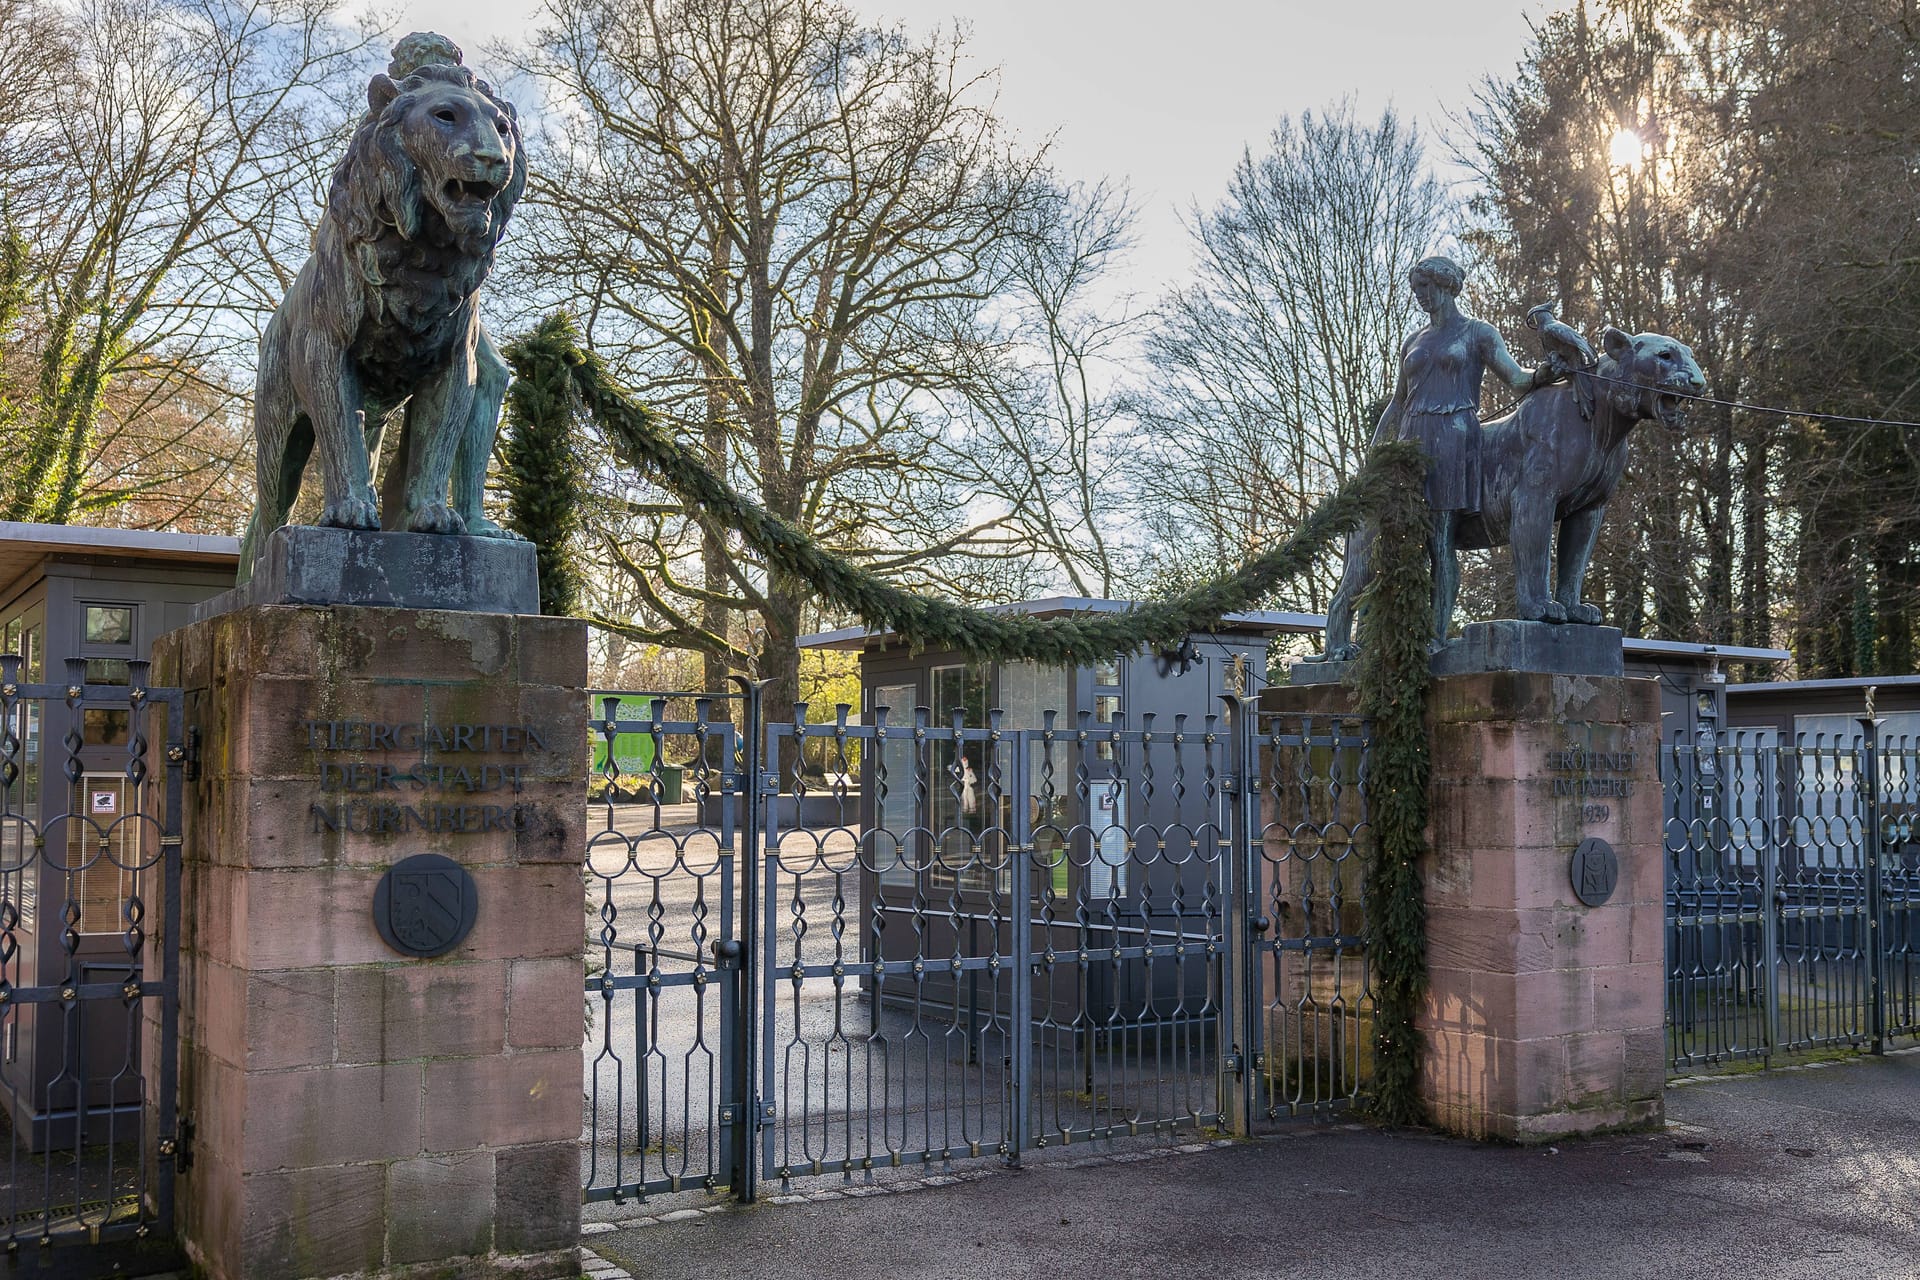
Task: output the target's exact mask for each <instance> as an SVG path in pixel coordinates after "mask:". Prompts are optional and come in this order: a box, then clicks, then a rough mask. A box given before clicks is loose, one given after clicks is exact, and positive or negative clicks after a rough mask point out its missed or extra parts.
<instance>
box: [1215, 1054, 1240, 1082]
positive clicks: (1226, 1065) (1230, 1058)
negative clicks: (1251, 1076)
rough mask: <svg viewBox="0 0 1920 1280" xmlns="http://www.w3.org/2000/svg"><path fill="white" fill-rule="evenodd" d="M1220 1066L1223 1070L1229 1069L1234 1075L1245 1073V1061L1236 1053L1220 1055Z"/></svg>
mask: <svg viewBox="0 0 1920 1280" xmlns="http://www.w3.org/2000/svg"><path fill="white" fill-rule="evenodd" d="M1220 1066H1221V1068H1222V1069H1223V1070H1226V1071H1231V1072H1233V1074H1235V1075H1236V1076H1238V1075H1244V1074H1245V1073H1246V1063H1245V1062H1244V1061H1243V1060H1242V1059H1241V1057H1240V1055H1239V1054H1237V1053H1229V1054H1225V1055H1222V1057H1221V1059H1220Z"/></svg>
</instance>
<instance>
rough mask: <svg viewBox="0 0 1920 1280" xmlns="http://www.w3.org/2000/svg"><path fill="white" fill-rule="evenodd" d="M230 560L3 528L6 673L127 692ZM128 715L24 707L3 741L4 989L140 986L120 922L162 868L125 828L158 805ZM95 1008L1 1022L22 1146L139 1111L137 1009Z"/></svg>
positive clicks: (99, 1136)
mask: <svg viewBox="0 0 1920 1280" xmlns="http://www.w3.org/2000/svg"><path fill="white" fill-rule="evenodd" d="M238 562H239V542H238V540H237V539H235V538H230V537H218V536H212V535H201V534H173V533H152V532H144V531H138V530H123V529H88V528H80V527H75V526H65V525H34V524H19V523H11V522H0V654H8V655H13V656H14V657H15V658H17V659H18V665H17V667H16V668H15V669H16V670H17V671H18V673H19V674H18V676H17V678H18V679H19V680H20V681H21V682H22V683H26V684H39V683H54V684H63V683H68V682H69V681H71V680H73V679H74V678H76V677H78V678H79V679H81V680H83V681H84V682H85V683H86V684H88V685H106V686H114V685H126V684H127V683H128V680H129V663H132V662H136V661H145V659H146V657H147V654H148V652H149V651H150V649H151V647H152V644H153V641H154V639H155V638H156V637H158V636H160V635H161V634H163V633H165V632H167V631H170V630H173V629H174V628H176V627H179V626H182V625H184V624H185V623H186V621H187V616H188V612H189V611H190V610H191V608H192V606H193V605H195V604H197V603H199V602H200V601H202V600H205V599H207V598H209V597H211V596H213V595H216V594H218V593H219V592H221V591H224V590H226V589H227V588H228V587H230V586H231V585H232V584H233V574H234V567H235V565H236V564H237V563H238ZM90 700H91V699H90ZM133 714H134V713H133V710H132V709H131V708H130V707H128V708H119V707H114V706H112V705H107V706H95V705H88V706H87V707H86V708H85V709H84V710H82V711H81V712H80V714H79V716H78V717H70V716H69V714H68V709H67V708H66V707H63V706H61V705H60V704H58V703H41V702H28V701H23V702H21V703H20V704H18V705H17V706H15V707H14V709H13V714H12V716H11V718H10V722H9V723H7V724H6V725H4V726H0V734H3V735H4V736H10V737H11V738H12V739H13V740H14V744H15V745H14V746H13V747H12V749H11V750H9V751H4V752H0V756H4V757H5V762H6V763H9V764H11V765H12V766H13V768H12V769H11V770H5V769H0V979H4V980H5V981H6V982H7V983H8V984H9V985H10V986H15V987H24V986H34V985H39V984H43V983H56V982H61V981H65V980H68V979H71V980H72V981H75V982H78V983H88V984H91V983H124V982H126V981H127V980H128V979H130V978H136V977H138V976H139V964H140V957H139V956H138V955H137V954H130V952H129V948H128V945H127V942H128V938H129V936H130V934H129V929H130V928H131V927H135V926H137V927H138V928H139V929H142V930H149V931H150V930H152V929H153V928H156V927H157V926H158V920H157V919H155V918H151V917H150V918H147V919H144V920H139V921H135V920H130V919H129V918H128V904H129V902H130V901H135V900H145V901H152V902H154V903H156V904H157V903H158V902H159V900H160V896H161V895H160V892H159V886H158V885H157V884H156V885H151V886H149V885H143V884H142V883H141V880H142V878H143V877H147V876H150V875H153V874H156V873H154V872H149V871H142V870H140V869H139V868H140V867H141V865H142V864H143V863H147V862H151V861H152V860H153V858H154V857H155V856H156V851H149V850H145V849H142V848H141V847H139V845H140V842H141V841H142V839H143V831H144V830H145V828H146V827H147V826H148V825H150V824H144V823H140V822H136V821H123V819H126V818H128V816H129V815H131V814H133V813H135V812H136V807H137V806H139V805H141V804H143V803H144V806H145V808H144V810H143V811H145V812H151V811H152V809H153V798H152V797H148V798H147V799H146V800H145V801H144V802H143V801H142V800H141V798H140V797H139V796H138V795H137V793H136V788H137V787H139V786H141V785H151V783H146V784H143V783H142V782H140V781H138V780H136V779H135V778H134V777H132V776H130V773H129V769H128V763H129V754H128V742H129V737H130V735H131V733H132V732H133V728H134V725H133V720H132V717H133ZM70 720H77V722H73V723H70V722H69V721H70ZM70 734H72V735H74V738H73V739H70V738H69V735H70ZM70 741H77V744H78V749H77V750H74V751H72V752H71V754H70V746H69V744H70ZM70 762H71V763H72V764H74V765H76V766H77V769H73V770H70V769H69V763H70ZM70 774H73V775H77V776H70ZM151 776H152V775H151V774H149V777H151ZM57 815H78V816H83V817H84V818H86V819H87V821H75V820H73V818H72V817H67V818H65V820H61V821H56V820H55V818H56V816H57ZM102 839H105V841H106V842H107V849H106V850H105V852H104V856H96V855H98V854H100V853H101V850H100V847H99V846H100V841H101V840H102ZM150 842H151V841H150V839H149V843H150ZM6 943H11V944H12V945H11V946H7V945H5V944H6ZM106 1009H107V1006H106V1002H102V1001H80V1002H78V1004H77V1005H76V1006H75V1009H74V1010H73V1011H72V1016H69V1011H68V1010H65V1009H62V1008H61V1007H59V1006H58V1005H52V1004H33V1005H26V1006H18V1007H14V1008H11V1009H9V1010H7V1011H6V1012H5V1013H4V1015H3V1016H0V1115H4V1119H5V1122H6V1123H8V1124H9V1125H11V1127H12V1129H13V1132H14V1134H15V1136H16V1140H17V1141H19V1142H20V1143H21V1145H22V1146H26V1147H30V1148H31V1149H33V1150H43V1149H45V1148H46V1147H48V1146H50V1145H51V1146H56V1147H57V1146H70V1145H72V1144H74V1142H75V1141H76V1135H75V1134H74V1132H73V1128H74V1117H75V1115H76V1114H85V1115H86V1117H87V1125H88V1128H89V1130H90V1131H89V1132H87V1133H83V1134H80V1135H78V1140H79V1141H80V1142H83V1143H92V1142H101V1141H106V1140H108V1137H109V1135H108V1134H107V1133H106V1132H105V1130H106V1128H107V1126H108V1125H109V1124H110V1123H111V1120H112V1117H114V1116H115V1115H116V1114H120V1113H125V1114H127V1115H129V1116H131V1115H133V1114H135V1113H137V1111H138V1109H139V1107H140V1088H141V1077H140V1063H139V1055H140V1035H139V1026H138V1025H137V1004H136V1005H135V1006H133V1010H134V1011H130V1012H128V1013H127V1014H126V1015H125V1016H115V1015H113V1014H109V1013H108V1012H107V1011H106ZM82 1089H84V1090H85V1106H84V1107H82V1106H80V1105H79V1102H80V1099H79V1092H78V1091H80V1090H82ZM95 1128H98V1129H99V1130H100V1131H99V1132H92V1131H91V1130H93V1129H95ZM128 1132H131V1127H130V1126H129V1129H128Z"/></svg>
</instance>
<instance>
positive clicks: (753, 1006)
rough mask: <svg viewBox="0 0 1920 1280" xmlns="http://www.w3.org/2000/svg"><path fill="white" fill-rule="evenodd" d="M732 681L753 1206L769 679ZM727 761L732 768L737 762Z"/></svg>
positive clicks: (738, 1161) (744, 1094) (740, 1140)
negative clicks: (737, 702)
mask: <svg viewBox="0 0 1920 1280" xmlns="http://www.w3.org/2000/svg"><path fill="white" fill-rule="evenodd" d="M729 679H731V680H732V681H733V683H734V684H735V685H737V686H738V687H739V689H740V693H741V713H740V718H741V726H740V743H741V748H740V772H739V774H738V775H736V778H735V780H736V782H737V784H738V785H737V788H736V794H737V795H738V797H739V800H738V803H739V805H740V827H739V831H740V835H741V841H740V844H741V852H742V855H743V856H742V857H741V859H740V869H739V874H740V936H739V938H738V939H736V941H737V943H738V945H739V948H740V954H739V961H740V968H739V972H738V974H737V982H738V990H739V997H738V1001H737V1003H736V1006H735V1010H736V1014H737V1017H736V1020H735V1022H734V1023H733V1027H734V1047H735V1053H734V1066H733V1069H734V1071H735V1072H737V1073H738V1079H739V1081H740V1087H739V1094H738V1097H739V1100H740V1105H741V1107H742V1108H743V1110H744V1114H743V1116H742V1118H741V1123H740V1124H739V1125H738V1126H737V1127H736V1128H735V1130H734V1135H735V1137H734V1141H735V1144H736V1145H735V1148H734V1151H733V1162H734V1168H735V1169H736V1170H737V1181H735V1182H734V1184H733V1193H734V1197H735V1198H736V1199H738V1200H739V1201H740V1202H741V1203H743V1204H751V1203H752V1202H753V1200H754V1197H755V1194H756V1192H757V1190H758V1187H757V1183H758V1179H759V1167H758V1164H757V1162H756V1161H755V1158H754V1156H755V1147H756V1144H755V1142H754V1137H755V1135H756V1134H758V1133H759V1131H760V1128H761V1125H762V1118H763V1116H764V1114H765V1108H764V1106H763V1104H762V1100H761V1098H760V1096H759V1093H758V1091H757V1090H756V1089H755V1088H754V1069H755V1067H756V1065H757V1064H758V1061H759V1057H760V1054H759V1029H760V981H759V976H760V950H759V947H760V938H759V923H760V899H761V891H760V834H761V822H760V818H761V815H760V778H761V774H762V772H763V766H762V752H763V751H764V749H765V746H764V739H765V737H766V734H765V732H764V727H763V725H762V724H761V696H762V693H763V691H764V690H765V688H766V684H767V682H766V681H764V680H749V679H746V678H745V677H742V676H731V677H729ZM727 763H728V765H729V766H731V765H732V763H733V762H732V761H728V762H727ZM720 802H721V803H722V804H725V805H732V804H734V803H735V797H734V795H723V796H721V798H720ZM723 1008H724V1004H723Z"/></svg>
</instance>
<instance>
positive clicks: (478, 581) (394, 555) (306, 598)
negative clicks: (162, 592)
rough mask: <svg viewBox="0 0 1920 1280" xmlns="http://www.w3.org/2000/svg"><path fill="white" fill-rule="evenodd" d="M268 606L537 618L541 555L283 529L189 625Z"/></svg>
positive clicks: (358, 532) (519, 549) (501, 547)
mask: <svg viewBox="0 0 1920 1280" xmlns="http://www.w3.org/2000/svg"><path fill="white" fill-rule="evenodd" d="M269 604H351V605H362V606H367V607H372V608H382V609H435V610H438V609H449V610H456V611H459V612H463V613H538V612H540V570H539V563H538V553H537V552H536V551H535V549H534V545H533V544H532V543H531V542H521V541H518V540H514V539H507V538H463V537H450V536H448V535H446V534H438V533H388V532H384V531H381V530H373V529H330V528H327V527H326V526H324V525H283V526H282V527H280V528H278V529H275V530H274V531H273V532H272V533H270V534H268V535H267V543H266V546H265V547H264V548H263V549H262V550H261V552H260V558H259V561H258V562H257V563H256V564H255V565H254V566H253V578H252V580H251V581H249V582H247V583H246V584H245V585H244V586H238V587H235V588H234V589H233V590H231V591H223V592H221V593H220V594H219V595H217V596H215V597H213V599H211V600H207V601H204V602H203V603H201V604H197V605H195V606H194V607H193V620H194V621H195V622H203V621H205V620H206V619H208V618H211V617H214V616H216V615H218V614H222V613H231V612H233V611H234V610H235V609H245V608H248V607H249V606H253V605H269Z"/></svg>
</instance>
